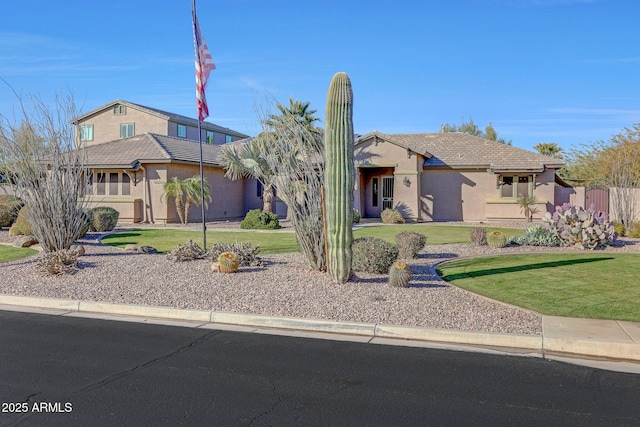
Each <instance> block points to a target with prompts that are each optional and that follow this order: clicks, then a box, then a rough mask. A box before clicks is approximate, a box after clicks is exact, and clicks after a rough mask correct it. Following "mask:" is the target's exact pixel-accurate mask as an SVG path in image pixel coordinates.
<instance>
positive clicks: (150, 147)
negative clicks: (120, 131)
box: [84, 133, 223, 168]
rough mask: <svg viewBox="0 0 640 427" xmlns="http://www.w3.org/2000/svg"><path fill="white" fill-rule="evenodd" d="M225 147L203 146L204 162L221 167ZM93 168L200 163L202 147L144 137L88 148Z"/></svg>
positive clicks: (158, 137) (156, 136) (151, 134)
mask: <svg viewBox="0 0 640 427" xmlns="http://www.w3.org/2000/svg"><path fill="white" fill-rule="evenodd" d="M222 147H223V146H222V145H209V144H202V162H203V164H206V165H209V166H221V165H220V163H219V162H218V160H217V159H218V155H219V154H220V151H221V150H222ZM84 151H85V153H86V155H87V165H88V166H89V167H92V168H96V167H103V168H132V167H135V166H136V165H137V164H140V163H172V162H179V163H200V144H199V143H198V142H197V141H191V140H188V139H183V138H175V137H171V136H164V135H157V134H154V133H144V134H141V135H135V136H131V137H129V138H123V139H118V140H115V141H110V142H104V143H102V144H95V145H90V146H88V147H85V148H84Z"/></svg>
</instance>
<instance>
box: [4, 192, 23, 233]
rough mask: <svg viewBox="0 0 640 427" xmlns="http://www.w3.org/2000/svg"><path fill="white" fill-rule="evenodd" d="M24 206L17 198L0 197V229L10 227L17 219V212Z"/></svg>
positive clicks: (9, 196) (6, 195) (5, 195)
mask: <svg viewBox="0 0 640 427" xmlns="http://www.w3.org/2000/svg"><path fill="white" fill-rule="evenodd" d="M23 206H24V203H23V202H22V200H21V199H20V198H19V197H16V196H11V195H8V194H2V195H0V228H1V227H10V226H11V224H13V222H14V221H15V220H16V218H17V217H18V211H20V209H21V208H22V207H23Z"/></svg>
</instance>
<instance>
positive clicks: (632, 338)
mask: <svg viewBox="0 0 640 427" xmlns="http://www.w3.org/2000/svg"><path fill="white" fill-rule="evenodd" d="M0 305H6V306H12V307H26V308H32V309H42V310H52V311H55V314H59V315H74V314H78V313H80V314H85V315H91V314H99V315H105V316H107V315H116V316H118V315H120V316H130V317H132V318H133V320H134V321H141V322H142V321H147V319H148V318H152V319H164V320H166V321H169V320H171V321H183V322H189V323H188V326H193V327H207V328H211V327H215V325H230V326H234V327H245V328H254V329H259V330H260V329H266V330H276V331H282V332H287V331H289V332H296V333H298V334H299V333H308V334H316V336H318V337H324V338H331V337H336V338H337V339H341V338H342V339H344V338H345V337H355V338H356V339H357V340H358V341H363V342H369V343H382V342H384V343H387V344H389V343H391V344H393V343H398V344H399V343H414V344H417V345H420V344H421V343H422V344H423V345H424V344H426V343H433V344H440V345H442V344H444V345H448V346H453V347H457V348H459V347H467V348H468V347H476V348H483V349H489V350H496V351H499V352H504V353H519V354H522V353H527V354H534V355H540V356H542V357H545V356H547V355H560V356H568V357H573V358H595V359H606V360H613V361H626V362H632V363H634V364H637V363H639V362H640V323H634V322H616V321H602V320H593V319H573V318H563V317H555V316H543V332H542V335H522V334H505V333H490V332H470V331H460V330H454V329H436V328H422V327H413V326H398V325H384V324H376V323H359V322H342V321H335V320H323V319H305V318H295V317H277V316H275V317H274V316H265V315H257V314H244V313H231V312H220V311H213V310H182V309H177V308H169V307H154V306H142V305H129V304H113V303H103V302H94V301H80V300H65V299H56V298H41V297H29V296H15V295H1V294H0ZM121 320H122V319H121ZM160 323H162V322H160ZM252 330H253V329H252ZM307 336H310V335H307Z"/></svg>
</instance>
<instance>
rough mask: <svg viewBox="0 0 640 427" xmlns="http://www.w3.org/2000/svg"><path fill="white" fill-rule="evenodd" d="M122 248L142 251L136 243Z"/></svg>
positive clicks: (128, 250)
mask: <svg viewBox="0 0 640 427" xmlns="http://www.w3.org/2000/svg"><path fill="white" fill-rule="evenodd" d="M124 250H125V251H127V252H142V248H140V246H138V245H134V244H129V245H127V246H125V247H124Z"/></svg>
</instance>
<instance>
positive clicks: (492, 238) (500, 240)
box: [487, 230, 507, 248]
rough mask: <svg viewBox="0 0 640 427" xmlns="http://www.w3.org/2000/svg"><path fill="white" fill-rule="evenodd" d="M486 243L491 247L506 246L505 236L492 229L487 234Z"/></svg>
mask: <svg viewBox="0 0 640 427" xmlns="http://www.w3.org/2000/svg"><path fill="white" fill-rule="evenodd" d="M487 244H488V245H489V246H491V247H492V248H504V247H505V246H507V237H506V236H505V235H504V234H503V233H502V232H501V231H497V230H496V231H492V232H491V233H489V234H487Z"/></svg>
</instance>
